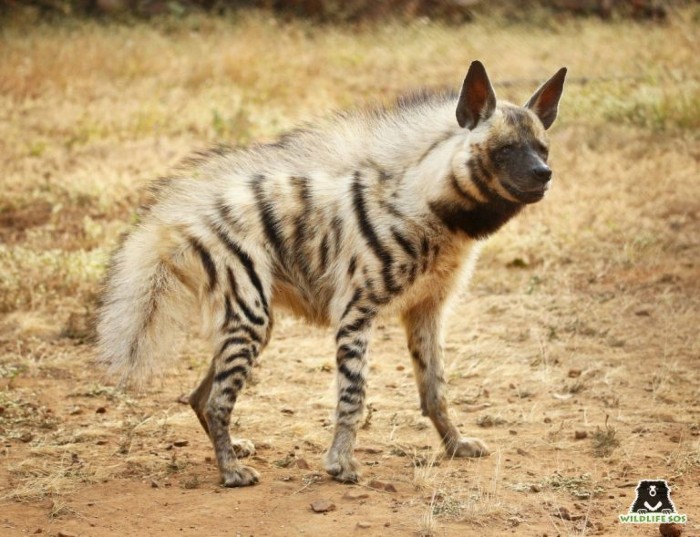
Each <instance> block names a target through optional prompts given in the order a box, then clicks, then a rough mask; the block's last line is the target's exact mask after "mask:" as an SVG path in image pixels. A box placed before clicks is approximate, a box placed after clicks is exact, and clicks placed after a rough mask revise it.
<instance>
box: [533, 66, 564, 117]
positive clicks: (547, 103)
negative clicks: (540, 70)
mask: <svg viewBox="0 0 700 537" xmlns="http://www.w3.org/2000/svg"><path fill="white" fill-rule="evenodd" d="M565 77H566V67H562V68H561V69H559V70H558V71H557V74H555V75H554V76H553V77H552V78H550V79H549V80H547V82H545V83H544V84H542V85H541V86H540V87H539V89H538V90H537V91H536V92H535V93H533V94H532V97H530V100H529V101H528V102H527V103H526V104H525V108H529V109H530V110H532V111H533V112H534V113H535V114H536V115H537V117H539V118H540V121H541V122H542V125H544V128H545V129H548V128H549V127H551V126H552V123H554V120H555V119H556V118H557V109H558V108H559V97H561V92H562V90H563V89H564V78H565Z"/></svg>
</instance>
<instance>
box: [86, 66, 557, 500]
mask: <svg viewBox="0 0 700 537" xmlns="http://www.w3.org/2000/svg"><path fill="white" fill-rule="evenodd" d="M565 73H566V70H565V69H561V70H560V71H559V72H557V74H555V75H554V76H553V77H552V78H551V79H549V80H548V81H547V82H545V83H544V84H543V85H542V86H541V87H540V88H539V89H538V90H537V91H536V92H535V93H534V94H533V96H532V97H531V99H530V100H529V101H528V102H527V103H526V105H525V106H523V107H519V106H515V105H513V104H510V103H506V102H497V101H496V97H495V94H494V92H493V88H492V86H491V83H490V81H489V79H488V76H487V75H486V71H485V70H484V68H483V66H482V65H481V64H480V63H479V62H473V63H472V65H471V66H470V68H469V71H468V73H467V76H466V78H465V80H464V83H463V85H462V90H461V92H460V93H458V94H457V93H454V94H452V93H450V92H433V93H429V92H423V93H416V94H413V95H411V96H408V97H404V98H401V99H399V100H398V101H397V102H396V104H395V105H394V106H392V107H387V108H382V107H375V108H366V109H362V110H359V111H356V112H351V113H340V114H337V115H335V116H333V117H331V118H329V119H327V120H324V121H319V122H317V123H314V124H309V125H306V126H304V127H302V128H300V129H298V130H296V131H293V132H290V133H288V134H285V135H282V136H281V137H280V138H279V139H278V140H277V141H275V142H273V143H269V144H260V145H255V146H252V147H249V148H237V149H232V148H226V147H219V148H216V149H214V150H211V151H208V152H204V153H200V154H198V155H195V157H193V158H191V159H190V160H189V161H188V162H187V163H186V164H185V165H184V166H182V167H181V168H180V169H179V170H178V171H177V172H176V173H175V174H173V176H172V177H171V178H169V179H167V180H160V181H158V182H157V183H156V184H155V186H154V187H153V188H152V190H151V201H150V202H149V204H148V205H147V207H146V208H145V210H144V211H142V213H141V218H140V220H139V222H138V223H137V225H135V226H134V228H133V229H132V230H131V232H130V233H129V234H128V236H127V237H126V239H125V240H124V241H123V243H122V244H121V246H120V247H119V248H118V249H117V250H116V252H115V253H114V255H113V258H112V263H111V268H110V270H109V271H108V275H107V278H106V283H105V289H104V292H103V303H102V307H101V308H100V312H99V316H98V346H99V352H100V356H101V359H102V360H103V361H104V362H105V363H106V364H107V366H108V367H109V369H110V371H111V372H112V373H113V374H115V375H117V376H118V377H119V378H120V379H121V380H122V381H123V382H124V383H134V384H140V383H142V382H144V381H145V380H146V379H147V378H148V377H149V375H150V374H151V372H152V371H153V370H157V369H159V368H161V367H163V364H165V363H167V357H168V356H172V355H173V354H175V353H174V352H173V350H172V343H173V342H174V341H175V340H176V339H177V335H178V333H179V332H180V331H181V330H182V329H183V328H184V327H185V326H187V324H188V323H189V322H190V321H189V318H188V317H189V316H190V315H191V314H192V313H196V314H198V316H199V318H200V319H201V324H202V328H203V332H204V334H205V336H206V337H207V338H208V340H209V341H210V342H211V344H212V348H213V359H212V362H211V365H210V368H209V371H208V373H207V375H206V376H205V378H204V380H203V381H202V383H201V384H200V385H199V386H198V387H197V388H196V389H195V390H194V391H193V393H192V395H191V396H190V404H191V405H192V407H193V409H194V411H195V413H196V415H197V417H198V418H199V420H200V423H201V424H202V427H203V428H204V430H205V431H206V432H207V434H208V435H209V437H210V439H211V441H212V443H213V445H214V449H215V452H216V457H217V463H218V466H219V470H220V473H221V478H222V481H223V483H224V484H225V485H227V486H242V485H249V484H253V483H255V482H257V480H258V477H259V476H258V474H257V472H256V471H255V470H254V469H252V468H250V467H248V466H244V465H243V464H242V463H241V462H240V461H239V458H241V457H244V456H245V455H247V454H250V453H252V452H253V450H254V447H253V444H252V443H250V442H249V441H247V440H246V441H244V440H237V441H234V442H232V441H231V438H230V436H229V431H228V428H229V422H230V415H231V411H232V409H233V407H234V404H235V402H236V400H237V398H238V396H239V394H240V392H241V389H242V388H243V385H244V383H245V380H246V378H247V377H248V375H249V373H250V370H251V367H252V365H253V364H254V363H255V361H256V360H257V357H258V356H259V354H260V352H261V351H262V350H263V348H264V347H265V345H266V344H267V342H268V341H269V338H270V333H271V330H272V318H273V311H275V310H276V309H278V308H286V309H287V310H290V311H291V312H293V313H294V314H296V315H298V316H301V317H303V318H305V319H307V320H309V321H311V322H312V323H315V324H320V325H330V326H332V327H333V328H334V330H335V337H336V343H337V353H336V364H337V386H338V388H337V390H338V403H337V410H336V426H335V432H334V436H333V441H332V444H331V446H330V448H329V450H328V452H327V454H326V469H327V471H328V472H329V473H330V474H331V475H333V476H334V477H335V478H336V479H338V480H340V481H357V479H358V476H359V473H358V466H357V462H356V461H355V459H354V458H353V455H352V453H353V446H354V443H355V436H356V429H357V423H358V420H359V419H360V417H361V414H362V410H363V405H364V400H365V376H366V370H367V361H366V356H367V346H368V343H369V337H370V334H371V330H372V326H373V324H374V322H375V320H376V319H377V317H378V316H379V315H383V314H388V313H394V314H397V315H399V317H400V318H401V320H402V322H403V324H404V326H405V330H406V336H407V341H408V348H409V351H410V356H411V359H412V363H413V367H414V372H415V376H416V381H417V384H418V392H419V396H420V403H421V409H422V411H423V413H424V414H425V415H427V416H429V417H430V419H431V420H432V421H433V423H434V425H435V427H436V429H437V431H438V433H439V435H440V437H441V439H442V441H443V443H444V445H445V449H446V451H447V453H449V454H450V455H453V456H469V457H475V456H482V455H485V454H487V453H488V448H487V447H486V445H485V444H484V443H483V442H482V441H481V440H479V439H476V438H465V437H462V436H460V434H459V432H458V430H457V428H456V427H455V425H454V424H453V423H452V421H451V420H450V417H449V413H448V409H447V401H446V398H445V393H444V392H445V380H444V375H443V365H442V350H441V345H440V342H441V339H442V324H443V317H444V312H445V308H446V305H447V303H448V302H449V299H450V297H451V296H454V294H455V289H457V288H458V287H459V282H460V281H461V280H462V279H463V276H464V275H465V274H469V273H470V271H471V268H472V266H473V263H474V261H475V259H476V254H477V252H478V247H479V244H480V240H481V239H483V238H485V237H487V236H488V235H490V234H492V233H494V232H495V231H496V230H498V229H499V228H500V227H501V226H502V225H503V224H505V223H506V222H507V221H508V220H509V219H510V218H512V217H513V216H514V215H516V214H517V213H518V212H519V211H520V210H521V209H522V208H523V207H524V206H525V205H527V204H531V203H534V202H536V201H539V200H540V199H542V197H543V196H544V194H545V192H546V190H547V188H548V186H549V184H550V179H551V170H550V169H549V167H548V165H547V164H546V161H547V154H548V142H547V138H546V135H545V130H546V129H548V128H549V127H550V126H551V124H552V122H553V121H554V119H555V117H556V113H557V108H558V103H559V98H560V95H561V92H562V88H563V82H564V77H565Z"/></svg>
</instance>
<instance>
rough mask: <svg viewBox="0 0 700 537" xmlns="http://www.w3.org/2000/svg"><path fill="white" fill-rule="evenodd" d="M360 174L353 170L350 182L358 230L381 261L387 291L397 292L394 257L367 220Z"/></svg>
mask: <svg viewBox="0 0 700 537" xmlns="http://www.w3.org/2000/svg"><path fill="white" fill-rule="evenodd" d="M360 179H361V175H360V172H355V181H354V182H353V184H352V191H353V206H354V208H355V215H356V216H357V222H358V224H359V225H360V232H361V233H362V235H363V236H364V238H365V240H366V241H367V244H368V245H369V247H370V249H371V250H372V251H373V252H374V255H376V256H377V258H378V259H379V260H380V261H381V263H382V278H383V279H384V285H385V286H386V288H387V291H389V292H390V293H398V292H399V291H401V288H400V287H398V286H397V285H396V282H395V281H394V278H393V275H392V273H391V271H392V264H393V262H394V259H393V258H392V256H391V253H389V251H388V250H385V249H384V247H383V246H382V243H381V242H380V240H379V237H378V236H377V232H376V231H375V230H374V228H373V227H372V224H371V223H370V221H369V215H368V214H367V205H366V203H365V198H364V186H363V185H362V183H361V182H360Z"/></svg>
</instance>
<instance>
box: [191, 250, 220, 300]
mask: <svg viewBox="0 0 700 537" xmlns="http://www.w3.org/2000/svg"><path fill="white" fill-rule="evenodd" d="M189 242H190V245H191V246H192V248H194V250H195V251H196V252H197V254H199V258H200V259H201V261H202V265H203V266H204V270H205V271H206V272H207V276H208V277H209V291H213V290H214V288H215V287H216V282H217V280H216V265H214V260H213V259H212V258H211V254H210V253H209V252H208V251H207V249H206V248H204V246H203V245H202V243H201V242H199V241H198V240H197V239H195V238H194V237H190V238H189Z"/></svg>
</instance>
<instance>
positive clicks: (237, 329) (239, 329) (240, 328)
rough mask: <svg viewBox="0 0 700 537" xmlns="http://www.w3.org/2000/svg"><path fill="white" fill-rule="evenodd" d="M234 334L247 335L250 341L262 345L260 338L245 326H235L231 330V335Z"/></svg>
mask: <svg viewBox="0 0 700 537" xmlns="http://www.w3.org/2000/svg"><path fill="white" fill-rule="evenodd" d="M236 332H243V333H245V334H248V336H249V337H250V339H252V340H253V341H255V342H256V343H262V338H261V337H260V336H259V335H258V333H257V332H256V331H255V330H253V329H252V328H251V327H250V326H247V325H245V324H242V325H240V326H236V327H235V328H234V329H233V330H231V334H235V333H236Z"/></svg>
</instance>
